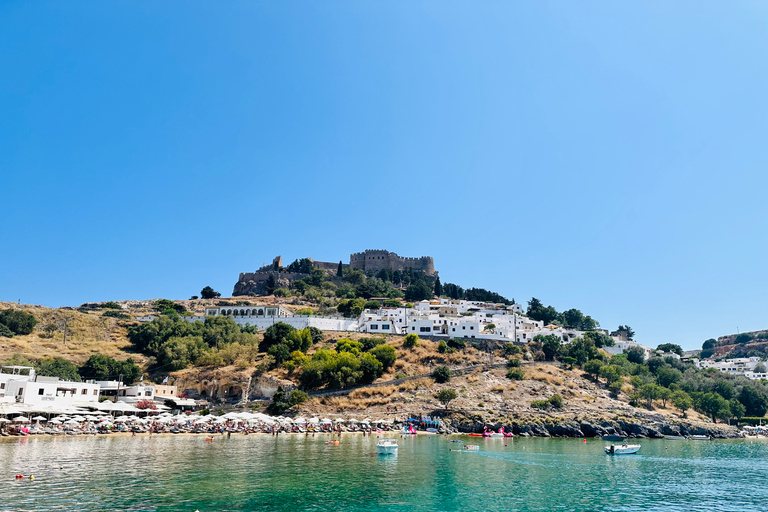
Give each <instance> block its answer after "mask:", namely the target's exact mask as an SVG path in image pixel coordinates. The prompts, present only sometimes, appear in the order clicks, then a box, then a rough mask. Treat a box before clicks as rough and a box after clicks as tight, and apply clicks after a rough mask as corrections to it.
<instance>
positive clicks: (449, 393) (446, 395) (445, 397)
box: [435, 389, 457, 409]
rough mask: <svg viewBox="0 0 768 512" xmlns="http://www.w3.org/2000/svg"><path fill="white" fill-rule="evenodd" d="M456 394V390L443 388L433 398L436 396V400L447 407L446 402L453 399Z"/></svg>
mask: <svg viewBox="0 0 768 512" xmlns="http://www.w3.org/2000/svg"><path fill="white" fill-rule="evenodd" d="M456 396H457V395H456V391H454V390H452V389H443V390H440V392H438V393H437V395H436V396H435V398H437V400H438V402H440V403H441V404H443V406H444V407H445V408H446V409H447V408H448V404H449V403H451V400H455V399H456Z"/></svg>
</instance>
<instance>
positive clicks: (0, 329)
mask: <svg viewBox="0 0 768 512" xmlns="http://www.w3.org/2000/svg"><path fill="white" fill-rule="evenodd" d="M0 337H5V338H13V331H12V330H10V329H9V328H8V327H7V326H6V325H5V324H0Z"/></svg>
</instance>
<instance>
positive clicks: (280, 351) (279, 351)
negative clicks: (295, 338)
mask: <svg viewBox="0 0 768 512" xmlns="http://www.w3.org/2000/svg"><path fill="white" fill-rule="evenodd" d="M267 354H269V355H270V356H272V357H273V358H274V359H275V364H276V365H281V364H283V363H284V362H285V361H288V360H289V359H290V358H291V346H290V345H289V344H288V342H283V343H277V344H275V345H271V346H270V347H269V348H268V349H267Z"/></svg>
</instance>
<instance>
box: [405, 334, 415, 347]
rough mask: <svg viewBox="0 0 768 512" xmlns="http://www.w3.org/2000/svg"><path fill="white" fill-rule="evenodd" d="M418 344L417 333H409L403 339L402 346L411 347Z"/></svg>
mask: <svg viewBox="0 0 768 512" xmlns="http://www.w3.org/2000/svg"><path fill="white" fill-rule="evenodd" d="M418 345H419V335H418V334H415V333H411V334H409V335H407V336H406V337H405V339H404V340H403V348H413V347H417V346H418Z"/></svg>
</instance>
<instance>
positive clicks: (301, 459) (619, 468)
mask: <svg viewBox="0 0 768 512" xmlns="http://www.w3.org/2000/svg"><path fill="white" fill-rule="evenodd" d="M327 439H329V438H328V437H327V436H318V437H314V438H313V437H311V436H310V437H304V436H303V435H300V436H279V437H277V438H275V437H272V436H265V435H251V436H239V435H238V436H232V438H230V439H226V438H223V437H219V438H217V439H216V440H215V441H214V442H212V443H207V442H205V440H204V438H202V437H196V436H179V437H172V436H154V437H152V438H149V437H147V436H146V435H143V436H137V437H113V438H110V437H74V438H73V437H64V438H51V437H32V438H21V439H20V438H13V439H3V440H2V441H0V510H2V511H28V510H35V511H38V510H40V511H43V510H49V511H57V510H67V511H69V510H77V511H106V510H129V511H144V510H147V511H170V510H188V511H194V510H200V512H207V511H230V510H254V511H255V510H258V511H262V510H263V511H267V510H268V511H283V510H290V511H302V510H310V511H334V510H340V511H369V510H370V511H374V510H376V511H378V510H393V511H469V512H473V511H529V510H530V511H534V510H536V511H539V510H541V511H549V510H563V511H569V510H573V511H589V510H595V511H629V510H649V511H708V512H709V511H760V512H763V511H766V510H768V487H767V486H766V482H767V480H766V477H768V458H767V456H768V442H766V441H661V440H642V441H640V443H641V444H642V446H643V447H642V449H641V450H640V454H639V455H633V456H614V457H609V456H606V455H604V454H603V446H604V445H605V443H604V442H602V441H599V440H594V439H588V440H587V442H586V443H584V442H582V440H580V439H515V440H514V441H512V440H505V439H487V440H483V439H480V440H477V439H476V438H468V437H461V436H455V437H450V438H446V437H437V436H419V437H416V438H411V437H408V438H399V439H398V442H399V444H400V449H399V454H398V455H396V456H380V455H377V454H376V438H375V437H373V438H369V437H366V438H363V437H361V436H359V435H352V434H350V435H345V436H342V438H341V444H340V445H339V446H333V445H326V444H325V443H324V441H325V440H327ZM449 439H462V440H464V442H465V443H466V442H471V443H473V444H479V445H480V451H479V452H464V453H456V452H451V451H450V450H451V449H452V448H453V449H457V448H459V447H460V446H461V445H460V444H457V443H449V442H448V440H449ZM470 439H471V440H470ZM16 473H23V474H24V475H27V476H28V475H30V474H33V475H35V480H34V481H30V480H28V479H25V480H24V481H16V480H15V479H14V475H15V474H16Z"/></svg>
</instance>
